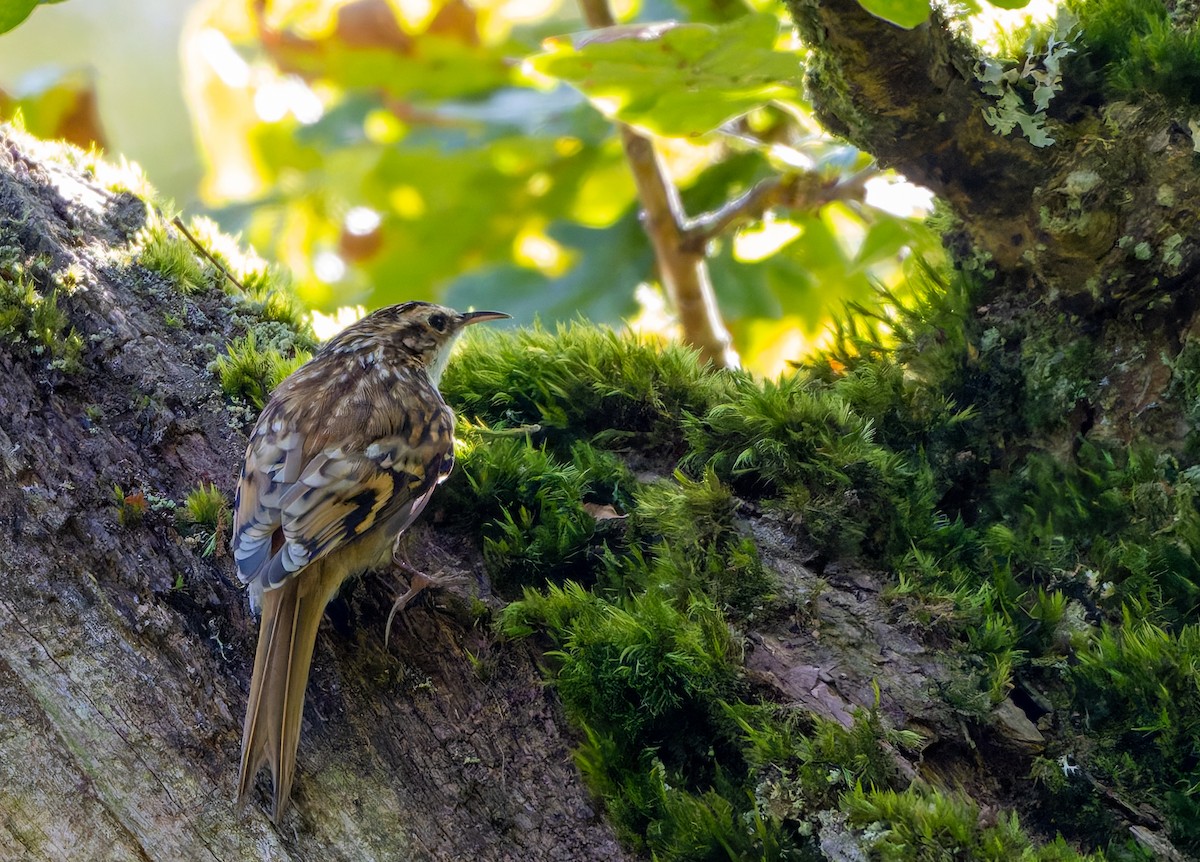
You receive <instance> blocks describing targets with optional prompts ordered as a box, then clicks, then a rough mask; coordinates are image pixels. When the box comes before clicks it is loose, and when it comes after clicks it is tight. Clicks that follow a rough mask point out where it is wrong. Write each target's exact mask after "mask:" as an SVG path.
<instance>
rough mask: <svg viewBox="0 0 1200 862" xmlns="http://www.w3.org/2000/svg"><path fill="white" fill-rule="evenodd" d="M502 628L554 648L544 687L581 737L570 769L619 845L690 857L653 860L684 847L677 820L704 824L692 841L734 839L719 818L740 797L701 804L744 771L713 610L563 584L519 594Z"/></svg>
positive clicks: (726, 650) (726, 642) (656, 596)
mask: <svg viewBox="0 0 1200 862" xmlns="http://www.w3.org/2000/svg"><path fill="white" fill-rule="evenodd" d="M501 627H502V630H503V631H504V632H505V633H507V634H509V635H510V636H520V635H526V634H529V633H532V632H533V631H535V630H536V631H540V632H543V633H544V634H545V635H547V636H548V637H549V638H550V639H551V641H552V642H553V643H554V644H555V645H556V646H557V649H556V650H555V651H553V652H552V653H550V655H551V656H552V657H554V658H555V659H556V660H557V661H558V662H559V667H558V670H557V673H556V675H555V683H556V685H557V687H558V690H559V692H560V694H561V696H562V699H563V703H564V705H565V706H566V708H567V710H568V711H569V712H570V713H571V715H572V717H573V718H574V719H575V720H576V722H577V723H579V724H580V725H581V726H582V727H583V728H584V730H585V733H586V736H587V742H586V743H585V744H584V745H583V746H582V747H581V749H580V751H579V752H578V754H577V761H578V763H579V765H580V767H581V769H582V770H583V772H584V775H585V776H586V777H587V778H588V779H589V781H590V782H591V784H592V785H593V787H594V788H595V789H596V790H597V791H598V792H599V793H601V794H602V795H603V796H604V798H605V799H606V801H607V803H608V806H609V810H610V814H611V815H612V817H613V820H614V821H615V823H616V825H617V827H618V829H619V830H620V831H621V832H622V833H623V835H624V836H625V837H626V839H627V840H628V841H630V843H633V844H634V845H637V846H644V847H647V846H648V847H649V848H651V849H654V850H655V851H656V852H658V853H659V855H660V857H661V858H689V857H687V856H686V855H680V854H678V853H666V854H665V855H664V853H663V851H665V850H666V849H667V848H668V847H670V846H675V845H677V844H679V843H680V842H686V841H687V840H689V839H687V838H685V837H684V836H681V835H679V834H677V833H678V831H679V827H680V823H679V821H680V819H681V818H683V817H685V816H691V817H696V818H699V819H700V820H701V821H703V820H708V819H711V817H715V818H716V820H715V822H709V823H708V824H707V828H708V831H709V832H710V834H709V835H708V840H705V841H703V842H702V843H705V844H712V845H714V846H719V844H718V842H717V841H716V840H715V836H714V835H713V834H711V833H712V831H713V830H714V829H715V830H716V831H717V832H720V833H721V834H722V835H724V833H725V830H724V829H723V828H722V826H723V827H727V828H728V829H730V830H732V832H730V834H733V833H734V832H736V831H739V830H741V823H740V822H738V823H736V824H735V823H734V821H733V819H731V817H730V816H727V815H731V814H733V813H734V812H738V813H740V812H741V811H744V810H745V809H746V805H747V799H746V797H744V796H743V797H742V798H741V799H740V800H738V801H737V804H736V805H735V806H734V805H732V803H731V802H730V801H729V800H730V799H731V798H732V799H737V797H736V796H735V795H734V794H728V795H726V794H720V793H714V794H707V795H706V789H708V788H711V787H712V786H713V784H714V783H720V782H721V781H722V780H723V779H722V775H723V774H724V773H725V772H726V771H728V770H730V769H733V770H736V771H737V772H739V773H740V772H744V768H743V766H742V765H741V760H740V756H739V755H738V752H737V751H736V747H735V746H733V744H732V743H733V735H732V732H731V723H730V722H729V721H728V719H727V718H726V717H725V716H724V714H723V712H722V710H721V707H720V703H721V701H722V699H723V698H725V697H729V696H731V695H732V694H733V693H734V691H735V676H734V665H733V645H732V643H731V641H730V637H729V632H728V630H727V629H726V627H725V623H724V621H723V619H722V617H721V615H720V613H719V612H718V611H717V609H716V608H715V607H713V606H712V605H711V604H709V603H707V602H706V601H704V600H703V599H700V598H694V599H692V600H691V601H689V602H687V603H686V604H685V605H684V606H683V607H679V606H677V604H676V603H674V602H672V601H670V600H669V599H668V598H666V597H665V596H663V595H662V594H660V593H658V592H656V591H651V592H646V593H642V594H640V595H637V596H634V597H632V598H629V599H624V600H619V601H608V600H607V599H605V598H602V597H600V596H598V595H596V594H594V593H591V592H588V591H586V590H584V589H583V588H582V587H580V586H579V585H577V584H572V583H568V584H567V585H566V586H564V587H554V586H552V587H549V588H548V589H547V590H546V592H544V593H539V592H535V591H532V590H528V591H526V593H525V596H524V598H523V599H522V600H521V601H518V602H514V603H513V604H511V605H509V606H508V607H507V608H506V609H505V611H504V613H503V616H502V618H501ZM671 788H678V790H679V791H680V792H683V793H685V794H687V796H685V797H677V796H675V795H674V791H672V790H671ZM692 794H697V795H695V796H693V795H692ZM731 806H732V807H731ZM710 816H711V817H710ZM686 831H687V832H688V834H689V835H691V836H692V838H693V839H694V838H695V837H696V832H697V830H696V829H688V830H686ZM699 831H701V832H703V831H705V830H704V829H700V830H699ZM691 858H697V857H691Z"/></svg>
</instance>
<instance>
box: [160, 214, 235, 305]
mask: <svg viewBox="0 0 1200 862" xmlns="http://www.w3.org/2000/svg"><path fill="white" fill-rule="evenodd" d="M171 224H173V225H175V227H177V228H179V229H180V230H181V231H182V232H183V235H184V236H186V237H187V238H188V240H189V241H190V242H191V243H192V245H194V246H195V247H196V251H198V252H200V253H201V254H202V255H204V256H205V257H206V258H208V260H209V262H210V263H211V264H212V265H213V266H215V267H216V268H217V269H219V270H220V271H221V274H222V275H223V276H225V277H226V278H227V279H229V280H230V281H231V282H233V284H234V285H235V286H236V287H237V289H238V290H240V291H241V292H242V293H245V292H246V287H245V285H243V284H242V283H241V282H240V281H238V280H237V279H236V278H234V277H233V275H232V274H230V272H229V270H227V269H226V268H225V266H224V264H222V263H221V261H219V260H217V259H216V258H215V257H213V256H212V255H211V254H209V252H208V249H206V248H205V247H204V246H202V245H200V241H199V240H197V239H196V238H195V237H194V236H192V232H191V231H190V230H188V229H187V228H186V227H184V226H183V219H181V218H180V217H179V216H175V218H174V219H172V221H171Z"/></svg>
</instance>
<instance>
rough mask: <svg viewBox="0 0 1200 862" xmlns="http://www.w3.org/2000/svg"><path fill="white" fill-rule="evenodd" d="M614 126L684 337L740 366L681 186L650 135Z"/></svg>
mask: <svg viewBox="0 0 1200 862" xmlns="http://www.w3.org/2000/svg"><path fill="white" fill-rule="evenodd" d="M579 5H580V8H581V9H582V11H583V17H584V20H586V21H587V23H588V26H589V27H593V28H600V27H611V26H613V24H615V23H616V22H615V21H614V20H613V16H612V12H611V11H610V10H609V8H608V2H607V0H579ZM617 125H618V128H619V129H620V133H621V143H622V144H623V146H624V148H625V158H626V160H627V161H628V162H629V167H630V170H631V171H632V172H633V179H634V183H635V185H636V186H637V190H638V198H639V199H640V200H641V204H642V210H643V225H644V227H645V229H646V233H647V235H648V236H649V237H650V243H651V245H653V246H654V255H655V257H656V258H657V260H658V269H659V276H660V277H661V279H662V283H663V287H664V288H665V289H666V291H667V295H668V297H670V299H671V302H672V304H673V305H674V306H675V313H676V314H677V315H678V317H679V325H680V327H681V328H682V330H683V337H684V340H685V341H686V342H687V343H688V344H690V345H691V346H692V347H695V348H696V349H697V350H699V351H700V360H701V361H702V362H709V363H711V364H712V365H714V366H715V367H718V368H736V367H737V366H738V365H739V364H740V363H739V360H738V355H737V352H736V351H735V350H734V349H733V339H732V338H731V337H730V335H729V330H727V329H726V328H725V323H724V321H723V320H722V319H721V312H720V309H718V307H717V299H716V295H715V294H714V293H713V286H712V279H711V278H710V277H709V273H708V263H707V261H706V260H705V257H704V249H703V244H701V247H700V248H695V247H694V245H693V244H690V243H688V242H686V236H685V235H686V225H687V222H688V220H687V214H686V213H685V212H684V209H683V202H682V201H681V200H680V199H679V190H678V189H676V188H675V184H674V183H673V182H671V180H670V179H669V178H668V177H667V172H666V168H665V166H664V165H663V163H662V160H661V159H660V158H659V156H658V153H656V152H655V151H654V144H653V143H652V142H651V141H650V139H649V138H647V137H645V136H644V135H641V134H639V133H638V132H636V131H634V130H633V129H632V128H630V127H629V126H627V125H625V124H623V123H618V124H617Z"/></svg>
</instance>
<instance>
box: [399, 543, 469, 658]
mask: <svg viewBox="0 0 1200 862" xmlns="http://www.w3.org/2000/svg"><path fill="white" fill-rule="evenodd" d="M396 565H397V566H398V567H399V568H400V569H401V571H403V572H404V573H405V574H407V575H408V576H409V582H408V592H406V593H405V594H404V595H402V596H400V598H398V599H396V601H395V603H394V604H393V605H392V610H391V613H389V614H388V618H387V625H386V626H384V629H383V648H384V649H387V645H388V641H389V640H390V639H391V636H392V621H393V620H394V619H395V618H396V614H398V613H400V611H402V610H404V608H405V607H406V606H407V605H408V603H409V602H411V601H412V600H413V599H415V598H416V597H417V596H418V595H420V593H421V591H422V590H424V589H426V588H427V587H437V588H439V589H440V588H442V587H450V586H454V585H455V584H461V583H463V582H465V581H466V578H464V577H463V576H462V575H445V574H438V575H427V574H425V573H424V572H419V571H417V570H416V569H414V568H413V567H412V566H411V565H409V564H408V563H407V562H405V561H403V560H399V559H397V560H396Z"/></svg>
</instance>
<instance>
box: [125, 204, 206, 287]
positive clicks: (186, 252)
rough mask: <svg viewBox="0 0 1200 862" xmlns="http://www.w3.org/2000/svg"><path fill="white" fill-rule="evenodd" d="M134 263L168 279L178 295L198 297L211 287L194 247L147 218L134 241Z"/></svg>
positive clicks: (155, 219)
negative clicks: (135, 251)
mask: <svg viewBox="0 0 1200 862" xmlns="http://www.w3.org/2000/svg"><path fill="white" fill-rule="evenodd" d="M134 242H135V243H136V245H137V247H138V252H137V257H136V258H135V261H136V262H137V263H138V264H140V265H141V266H144V267H145V268H146V269H148V270H150V271H151V272H156V273H158V274H159V275H161V276H163V277H164V278H166V279H168V280H169V281H170V282H171V283H172V284H173V285H174V286H175V287H176V288H177V289H178V290H179V292H180V293H183V294H185V295H187V294H193V293H199V292H200V291H202V290H206V289H207V288H209V287H211V286H213V284H214V281H213V279H212V278H210V276H209V273H208V272H207V270H206V268H205V265H204V264H203V263H202V262H201V260H200V258H199V257H197V252H196V249H195V247H194V246H193V245H192V244H191V242H190V241H189V240H188V239H187V237H185V236H183V235H182V234H181V233H180V232H179V231H177V230H175V229H174V228H172V227H171V226H170V225H169V224H168V223H167V222H165V221H163V220H161V219H158V218H149V219H147V221H146V225H145V226H144V227H143V228H142V229H141V230H140V231H138V235H137V236H136V237H135V238H134Z"/></svg>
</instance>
